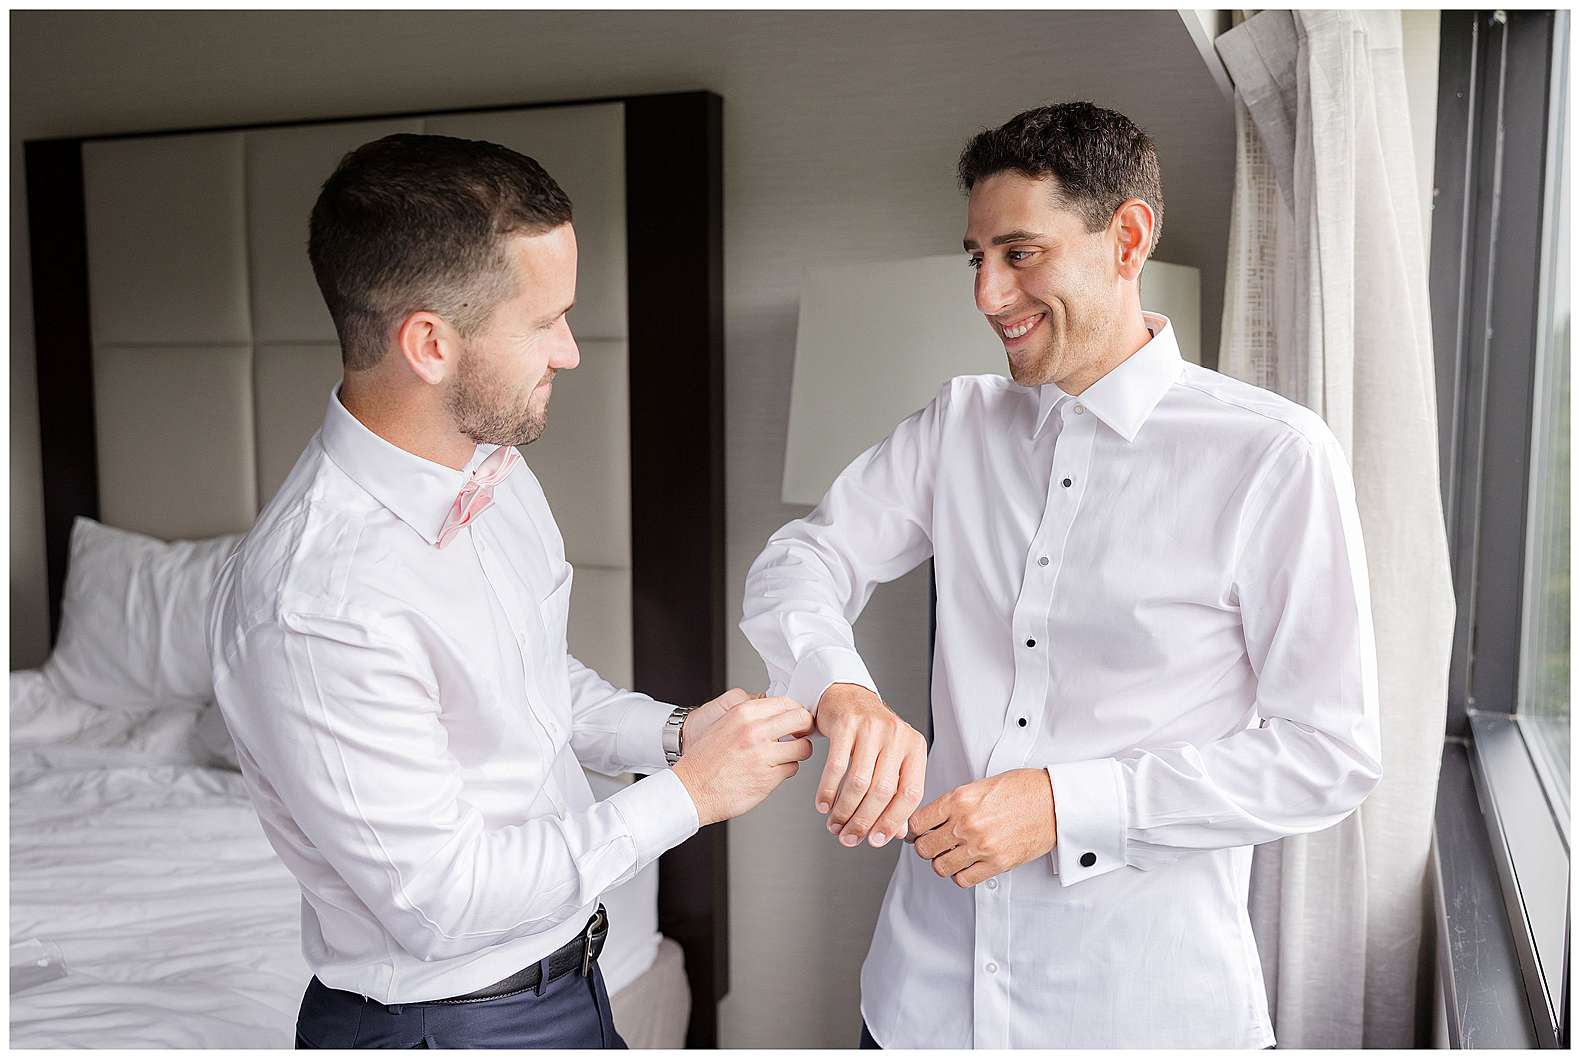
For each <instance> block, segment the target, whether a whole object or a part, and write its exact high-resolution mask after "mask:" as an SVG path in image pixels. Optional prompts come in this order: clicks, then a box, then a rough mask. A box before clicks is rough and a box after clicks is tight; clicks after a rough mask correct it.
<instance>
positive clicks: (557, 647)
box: [536, 563, 573, 717]
mask: <svg viewBox="0 0 1580 1059" xmlns="http://www.w3.org/2000/svg"><path fill="white" fill-rule="evenodd" d="M572 578H573V571H572V570H571V566H570V564H569V563H566V564H564V565H563V566H562V567H561V568H560V574H559V578H558V580H557V581H556V582H555V584H554V587H553V589H551V590H550V592H549V594H548V595H546V596H544V597H543V599H542V600H541V601H539V603H538V615H539V617H540V619H541V620H542V622H543V635H542V637H541V638H540V639H539V642H538V643H537V644H536V647H537V652H536V653H537V656H538V657H537V663H538V672H539V673H541V674H542V676H543V680H542V686H543V690H544V691H545V692H546V693H547V698H548V699H549V701H550V703H552V706H551V707H550V708H551V709H552V710H553V711H554V712H555V713H560V712H564V713H565V714H566V715H567V717H568V715H569V708H570V673H569V671H568V669H567V668H566V665H567V659H566V650H567V648H566V623H567V622H568V621H569V618H570V610H571V581H572Z"/></svg>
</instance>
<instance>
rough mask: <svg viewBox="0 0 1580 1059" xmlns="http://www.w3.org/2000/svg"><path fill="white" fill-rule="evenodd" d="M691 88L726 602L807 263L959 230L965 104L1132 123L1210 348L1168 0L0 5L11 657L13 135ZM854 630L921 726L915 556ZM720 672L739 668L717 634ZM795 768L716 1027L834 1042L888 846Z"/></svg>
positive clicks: (27, 446) (763, 491)
mask: <svg viewBox="0 0 1580 1059" xmlns="http://www.w3.org/2000/svg"><path fill="white" fill-rule="evenodd" d="M697 88H706V89H711V90H712V91H715V92H718V93H719V94H720V95H722V96H723V97H724V100H725V104H724V114H725V133H724V136H725V233H726V235H725V239H726V242H725V272H726V310H727V320H726V343H727V346H726V356H727V363H726V376H727V400H728V408H727V424H728V425H727V444H728V464H727V490H728V492H727V496H728V503H729V524H728V534H729V537H728V561H729V571H728V585H729V588H728V591H729V599H730V605H731V607H732V608H734V607H738V606H739V600H740V594H741V584H742V579H743V577H744V574H745V571H746V568H747V566H748V565H749V564H750V562H751V560H752V558H753V557H754V556H755V555H756V552H757V550H758V549H759V548H760V547H761V546H762V543H763V541H764V540H765V539H766V538H767V536H768V534H769V533H771V532H772V531H773V530H774V529H776V528H777V527H778V526H779V525H781V524H782V523H784V522H785V521H787V520H789V519H790V518H793V517H796V516H798V515H800V514H803V513H804V512H805V509H804V508H797V507H791V506H787V505H784V504H781V503H780V502H779V485H780V480H781V477H782V473H783V458H784V437H785V423H786V413H787V409H788V405H789V395H790V375H791V356H792V353H793V351H794V346H795V324H796V308H797V304H796V301H797V285H798V282H799V276H800V272H801V270H802V268H803V267H805V266H806V265H807V264H809V263H813V262H841V261H865V260H878V259H884V258H891V257H916V256H922V255H926V254H937V253H949V252H953V251H956V250H958V248H959V240H960V233H961V229H962V226H963V204H962V199H961V198H960V195H959V193H958V191H957V190H956V188H955V186H954V180H953V167H954V162H955V158H956V156H957V154H958V152H959V150H960V148H961V147H962V146H963V145H964V142H965V140H966V139H967V137H969V136H970V135H971V134H972V133H974V132H975V131H977V130H978V129H980V128H982V127H985V126H988V125H992V124H997V123H999V122H1001V121H1003V120H1004V119H1006V118H1008V117H1009V116H1010V115H1011V114H1013V113H1015V112H1016V111H1018V110H1021V109H1024V108H1025V107H1028V106H1032V105H1035V104H1037V103H1039V102H1045V101H1051V100H1055V99H1062V98H1090V99H1093V100H1094V101H1096V102H1098V103H1101V104H1104V105H1108V106H1112V107H1115V108H1117V109H1120V110H1122V111H1124V112H1126V113H1128V114H1129V115H1130V116H1131V117H1133V118H1134V119H1136V120H1137V121H1138V122H1139V123H1140V124H1141V125H1142V126H1143V127H1145V128H1146V129H1147V130H1148V131H1149V132H1150V133H1151V134H1152V135H1153V137H1154V139H1155V140H1156V141H1157V143H1158V147H1159V151H1160V154H1161V157H1162V162H1163V174H1164V189H1165V198H1166V206H1167V209H1166V218H1165V234H1164V238H1163V242H1162V245H1161V248H1160V251H1159V254H1160V257H1162V258H1163V259H1165V260H1170V261H1177V262H1180V263H1183V264H1190V265H1195V266H1197V267H1198V268H1200V269H1201V270H1202V297H1203V311H1202V318H1203V334H1202V345H1203V348H1204V349H1205V350H1208V351H1212V350H1216V349H1217V346H1218V337H1217V325H1218V319H1219V312H1218V308H1217V306H1218V303H1219V300H1220V298H1221V296H1222V284H1223V258H1224V253H1225V243H1226V238H1227V226H1228V211H1229V195H1230V187H1231V183H1232V181H1231V176H1232V166H1233V160H1234V140H1233V133H1234V129H1233V118H1232V114H1231V112H1230V110H1229V108H1228V106H1227V104H1226V103H1225V102H1224V101H1223V99H1222V96H1221V95H1220V93H1219V91H1218V89H1217V88H1216V87H1215V86H1214V85H1213V83H1212V81H1211V79H1210V78H1209V77H1208V75H1207V73H1206V71H1205V68H1204V66H1203V64H1202V62H1201V59H1200V57H1199V55H1198V53H1197V51H1196V49H1195V48H1194V47H1193V46H1192V44H1191V42H1190V40H1189V36H1188V33H1187V31H1186V29H1185V25H1184V23H1183V22H1182V20H1181V18H1180V16H1179V15H1178V14H1177V13H1176V12H1174V11H1153V12H1128V13H1127V12H1098V13H1081V12H1067V13H1066V12H1009V13H1005V12H996V13H989V14H981V15H978V14H969V13H954V12H926V13H903V12H895V13H853V14H835V13H828V12H801V13H782V12H761V13H739V12H734V13H719V14H713V13H683V14H662V13H638V14H632V13H615V12H598V13H517V12H469V13H462V14H441V13H432V12H400V13H390V12H350V13H345V12H340V13H318V12H269V13H256V12H251V13H238V14H229V13H215V12H185V13H168V12H166V13H111V14H105V13H62V12H47V13H40V12H17V13H13V15H12V16H11V116H12V124H11V172H12V193H11V222H12V223H11V241H12V242H11V262H12V271H11V275H12V280H11V298H12V314H11V319H12V324H11V327H12V333H11V337H12V342H11V387H12V388H11V503H12V508H11V613H12V633H11V652H12V654H11V658H12V665H13V667H15V666H20V665H32V664H36V663H37V662H38V661H39V660H40V659H41V658H42V657H43V654H44V652H45V650H46V640H45V628H44V626H45V616H44V589H43V572H42V571H43V543H42V524H41V522H40V518H41V515H40V505H41V501H40V488H39V469H38V468H39V449H38V434H37V409H36V399H35V378H34V366H33V347H32V320H31V304H30V297H31V294H30V288H29V285H28V272H27V244H26V239H27V234H26V226H25V223H26V217H25V197H24V196H25V191H24V188H23V183H22V175H21V151H20V146H19V145H20V143H21V141H22V140H25V139H29V138H33V137H40V136H50V135H68V134H71V135H80V134H93V133H106V132H114V131H126V130H140V129H155V128H173V127H179V126H195V125H206V124H225V123H245V122H257V121H269V120H290V119H298V118H310V117H325V116H337V115H355V114H366V113H376V112H380V111H393V110H430V109H434V110H436V109H444V108H450V107H461V106H469V105H482V104H490V103H512V102H527V101H533V100H549V99H571V98H584V97H591V96H603V95H613V94H624V93H641V92H659V91H675V90H687V89H697ZM304 225H305V219H304ZM961 275H962V280H961V281H962V283H965V282H967V280H966V278H965V276H966V272H965V269H964V267H963V266H962V269H961ZM857 639H858V643H859V645H860V646H861V648H862V650H863V652H864V654H865V655H866V658H867V660H868V662H869V665H870V666H871V669H872V671H873V673H874V675H875V676H876V678H877V679H878V681H879V682H880V686H881V687H882V688H884V689H885V692H886V695H887V697H888V698H889V699H891V700H892V701H893V702H894V703H895V704H896V706H897V707H898V708H900V709H901V710H902V711H903V712H904V713H905V714H906V715H907V716H908V717H909V718H910V719H911V720H912V721H913V722H914V723H917V724H918V725H920V724H922V723H924V719H925V714H926V706H927V672H926V659H927V583H926V580H925V574H913V575H911V576H910V577H907V578H905V579H903V580H901V581H900V582H897V583H896V584H894V585H892V586H888V587H887V588H885V589H883V590H880V591H879V592H878V594H877V595H876V596H875V597H874V599H873V602H872V604H871V605H870V606H869V607H868V609H867V613H866V614H865V615H864V616H863V618H862V621H861V623H860V625H859V628H858V631H857ZM729 675H730V680H731V681H732V682H734V683H739V684H742V685H744V686H747V687H759V686H761V685H762V683H763V682H764V675H763V669H762V665H761V663H760V662H759V661H758V659H757V658H756V656H755V655H754V654H753V653H752V651H751V649H750V647H749V645H748V644H747V643H746V641H745V639H744V638H743V637H741V636H740V635H739V634H738V633H737V634H733V635H732V639H731V642H730V656H729ZM820 768H821V759H820V757H819V758H814V759H813V761H812V762H810V763H809V767H808V768H807V769H805V770H803V774H802V775H801V776H800V777H798V778H797V779H796V780H794V781H792V782H791V783H790V784H789V785H788V786H787V788H786V789H785V790H783V791H781V792H780V793H779V794H778V795H776V796H775V797H774V798H773V799H770V801H769V802H768V803H767V804H766V805H764V806H763V807H762V808H760V809H759V810H757V811H756V812H754V813H753V814H752V815H751V816H749V817H747V818H746V819H745V820H742V821H740V822H738V823H736V824H733V825H731V832H730V863H731V873H732V874H731V890H730V893H731V917H732V918H731V923H732V926H731V930H732V942H733V958H732V977H733V989H732V992H731V994H730V996H729V997H728V999H727V1000H726V1001H725V1004H724V1010H723V1039H724V1043H725V1044H726V1045H728V1046H732V1047H782V1046H799V1047H847V1046H851V1045H853V1044H854V1042H855V1039H856V1034H857V1029H858V1026H859V1022H858V1019H859V1016H858V1012H857V1007H856V990H857V974H858V971H859V967H860V962H861V959H862V957H863V956H864V955H865V951H866V945H867V941H868V938H869V936H870V932H871V925H872V922H873V920H874V918H875V916H876V913H877V908H878V903H879V901H880V899H881V897H882V893H883V888H884V885H885V883H886V882H887V878H888V875H889V872H890V871H891V870H892V866H893V863H894V860H895V858H896V856H898V855H901V850H900V849H898V848H895V847H893V846H891V847H890V848H889V849H886V850H882V851H874V850H869V849H865V848H863V849H860V850H845V849H843V848H841V847H839V846H838V845H837V844H836V843H834V842H833V841H832V839H831V838H830V837H829V836H828V835H827V833H826V832H825V831H824V830H823V829H822V825H821V818H820V817H818V816H817V815H816V814H815V812H814V811H813V809H812V806H811V801H812V791H813V787H814V785H815V777H816V774H817V771H818V770H819V769H820Z"/></svg>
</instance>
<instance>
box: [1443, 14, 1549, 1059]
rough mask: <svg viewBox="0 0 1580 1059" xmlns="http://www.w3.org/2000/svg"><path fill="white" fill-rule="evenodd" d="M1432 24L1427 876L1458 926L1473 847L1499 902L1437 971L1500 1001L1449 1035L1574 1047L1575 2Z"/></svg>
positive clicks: (1454, 941)
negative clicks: (1437, 625) (1438, 579)
mask: <svg viewBox="0 0 1580 1059" xmlns="http://www.w3.org/2000/svg"><path fill="white" fill-rule="evenodd" d="M1441 34H1442V37H1441V39H1442V47H1441V52H1440V57H1439V66H1438V71H1439V91H1438V126H1437V158H1436V180H1435V184H1436V188H1435V195H1436V198H1435V200H1434V204H1433V223H1432V259H1431V273H1430V283H1431V300H1432V323H1433V341H1434V346H1435V349H1436V356H1437V370H1438V410H1439V426H1440V429H1441V438H1440V450H1439V451H1440V453H1441V470H1442V475H1443V499H1444V514H1445V517H1446V519H1447V528H1448V536H1449V549H1450V556H1451V559H1452V563H1453V575H1454V594H1455V598H1456V600H1457V603H1458V612H1457V615H1456V626H1455V631H1454V652H1453V661H1452V664H1451V669H1450V677H1449V703H1448V707H1449V709H1448V735H1449V745H1448V746H1447V747H1445V750H1444V769H1443V774H1442V775H1443V779H1442V781H1441V782H1440V784H1439V792H1438V794H1439V798H1438V807H1439V811H1438V825H1437V828H1436V848H1435V856H1436V860H1435V865H1436V869H1435V878H1436V880H1437V881H1438V884H1439V887H1440V894H1439V898H1440V901H1441V902H1442V904H1440V906H1439V907H1440V912H1441V913H1442V914H1443V915H1445V917H1447V919H1450V920H1451V919H1452V918H1453V915H1454V914H1456V913H1453V912H1450V911H1443V910H1445V909H1449V908H1450V906H1452V905H1453V904H1454V902H1455V901H1458V902H1459V908H1460V909H1464V908H1468V907H1469V906H1470V903H1471V902H1473V901H1475V900H1479V897H1471V898H1467V896H1466V894H1465V893H1464V892H1459V891H1454V890H1453V888H1454V887H1456V886H1470V885H1471V883H1468V882H1465V881H1464V880H1467V879H1470V878H1471V877H1472V876H1473V875H1474V874H1475V873H1474V872H1473V871H1471V870H1470V869H1468V868H1467V867H1466V866H1467V865H1468V864H1469V863H1470V861H1471V860H1472V859H1479V861H1480V862H1481V864H1482V865H1483V866H1484V867H1486V870H1485V871H1483V872H1482V873H1481V876H1480V878H1481V879H1482V882H1481V883H1477V884H1476V885H1481V886H1490V887H1491V890H1490V891H1486V892H1488V893H1490V894H1491V895H1495V896H1494V897H1490V898H1489V899H1488V900H1486V901H1482V902H1481V904H1480V906H1479V911H1478V912H1477V915H1480V916H1482V918H1480V919H1478V920H1477V922H1476V923H1475V929H1474V930H1471V931H1469V932H1466V931H1464V930H1461V931H1460V932H1459V933H1458V934H1455V933H1453V931H1452V930H1450V931H1449V932H1448V933H1447V934H1446V935H1445V936H1446V937H1448V938H1449V941H1448V942H1447V943H1446V944H1447V947H1449V948H1452V949H1454V952H1453V953H1452V959H1453V960H1454V961H1458V962H1457V963H1455V964H1453V965H1452V966H1450V971H1451V972H1452V973H1450V974H1449V975H1447V976H1445V977H1446V980H1447V981H1448V982H1449V983H1450V984H1451V985H1452V986H1453V988H1454V989H1455V990H1459V989H1460V988H1461V986H1462V983H1461V982H1460V980H1459V979H1458V977H1456V976H1457V975H1460V974H1463V975H1465V976H1467V977H1468V979H1474V980H1470V981H1467V982H1465V983H1463V985H1464V989H1465V992H1464V994H1463V995H1455V996H1453V997H1451V998H1450V1006H1451V1007H1452V1008H1454V1015H1451V1017H1450V1022H1451V1025H1450V1034H1451V1037H1452V1036H1454V1033H1455V1027H1454V1026H1453V1025H1452V1022H1453V1021H1454V1018H1455V1017H1461V1018H1463V1016H1464V1012H1466V1011H1468V1010H1470V1009H1471V1008H1473V1007H1474V1006H1475V1004H1476V1003H1477V1000H1476V997H1477V996H1486V995H1490V993H1492V992H1498V995H1499V996H1500V997H1501V998H1502V999H1501V1000H1500V1001H1499V1002H1498V1003H1494V1004H1484V1005H1483V1007H1482V1009H1481V1014H1480V1015H1479V1016H1478V1017H1479V1018H1480V1019H1481V1020H1482V1021H1481V1023H1479V1024H1477V1025H1475V1026H1468V1025H1467V1026H1463V1027H1460V1029H1461V1030H1462V1031H1463V1032H1461V1033H1460V1034H1459V1036H1458V1037H1457V1039H1455V1040H1453V1041H1452V1042H1451V1043H1454V1044H1457V1045H1460V1046H1464V1045H1467V1044H1471V1043H1475V1044H1477V1045H1483V1044H1491V1043H1492V1038H1496V1039H1497V1041H1498V1042H1499V1043H1501V1044H1503V1045H1504V1046H1509V1045H1514V1046H1521V1045H1524V1046H1529V1045H1534V1044H1540V1045H1544V1046H1548V1047H1553V1046H1566V1045H1567V1041H1568V1012H1567V1008H1568V984H1567V979H1568V950H1569V876H1570V858H1569V793H1568V789H1569V772H1570V759H1569V605H1570V599H1569V594H1570V585H1569V575H1570V567H1569V559H1570V556H1569V535H1570V495H1569V494H1570V488H1569V477H1570V461H1569V443H1570V371H1571V368H1570V362H1569V275H1570V274H1569V268H1570V264H1569V209H1570V204H1569V186H1570V182H1569V172H1568V163H1569V144H1568V135H1567V133H1568V129H1567V125H1568V91H1569V77H1568V64H1569V13H1568V12H1567V11H1513V10H1509V11H1445V12H1443V14H1442V22H1441ZM1451 766H1452V767H1451ZM1450 784H1459V785H1460V789H1453V790H1451V789H1450V787H1449V785H1450ZM1451 825H1452V826H1451ZM1487 861H1490V862H1491V864H1490V866H1489V865H1486V862H1487ZM1456 873H1457V874H1456ZM1488 880H1490V881H1488ZM1496 898H1501V903H1502V906H1503V912H1504V913H1505V914H1504V915H1501V916H1500V915H1498V914H1497V912H1498V909H1497V907H1496V903H1497V902H1496ZM1489 907H1490V912H1491V915H1490V916H1488V915H1487V914H1486V913H1487V912H1488V911H1489ZM1440 929H1441V928H1440ZM1478 931H1481V932H1482V933H1477V932H1478ZM1493 933H1497V934H1498V936H1497V937H1496V938H1495V939H1492V940H1490V941H1486V942H1485V944H1486V945H1487V946H1488V948H1487V949H1486V952H1485V953H1478V952H1474V951H1472V952H1469V953H1468V954H1467V952H1466V950H1467V949H1475V948H1476V946H1477V945H1481V944H1483V940H1482V939H1483V937H1484V936H1485V937H1490V935H1491V934H1493ZM1467 938H1468V939H1470V940H1468V941H1467V940H1466V939H1467ZM1499 946H1501V949H1500V948H1499ZM1500 954H1502V955H1500ZM1508 954H1512V957H1513V959H1512V962H1513V963H1515V964H1517V966H1518V976H1517V978H1516V979H1513V980H1511V979H1510V976H1509V974H1508V970H1507V969H1508V966H1509V963H1510V962H1511V961H1510V960H1508V959H1504V958H1502V956H1504V955H1508ZM1478 955H1484V956H1485V958H1484V959H1481V960H1477V959H1476V957H1477V956H1478ZM1443 959H1444V953H1443V952H1441V951H1440V952H1439V960H1440V966H1442V961H1443ZM1483 968H1493V970H1491V971H1490V972H1489V971H1487V970H1483ZM1478 974H1479V975H1481V976H1482V977H1481V978H1480V979H1476V976H1477V975H1478Z"/></svg>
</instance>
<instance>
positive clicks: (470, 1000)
mask: <svg viewBox="0 0 1580 1059" xmlns="http://www.w3.org/2000/svg"><path fill="white" fill-rule="evenodd" d="M608 937H609V913H608V912H606V911H604V907H603V905H599V906H598V911H596V912H594V913H593V916H592V918H591V919H589V920H588V921H587V925H586V926H585V927H583V928H582V932H581V933H580V934H578V935H576V936H575V937H574V938H572V939H571V940H570V941H568V942H566V943H565V944H564V945H561V946H560V947H559V948H558V949H555V950H554V951H553V952H551V953H550V954H549V955H548V956H546V957H544V958H543V959H541V960H539V961H538V962H537V963H534V964H532V965H531V966H530V967H523V968H522V969H521V970H519V971H517V972H516V973H515V974H513V975H511V976H510V977H509V978H505V979H502V980H500V981H498V982H495V983H494V984H493V985H486V986H484V987H483V988H481V989H479V990H478V991H477V992H475V993H468V994H466V995H465V996H452V997H446V998H445V999H443V1000H429V1001H427V1003H429V1004H476V1003H478V1002H479V1001H482V1000H498V999H499V998H500V997H507V996H513V995H515V994H516V993H524V992H526V991H527V990H528V989H536V988H537V987H538V983H539V982H540V981H541V982H542V983H543V984H545V985H547V984H548V983H549V982H552V981H554V980H555V979H556V978H562V977H564V976H565V975H567V974H569V973H571V972H572V971H575V972H576V973H577V974H579V975H581V976H582V977H583V978H586V977H587V976H588V975H590V974H592V967H593V964H594V963H595V962H596V961H597V959H598V954H599V953H600V952H602V951H603V943H604V940H605V939H606V938H608Z"/></svg>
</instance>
